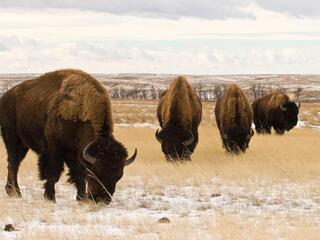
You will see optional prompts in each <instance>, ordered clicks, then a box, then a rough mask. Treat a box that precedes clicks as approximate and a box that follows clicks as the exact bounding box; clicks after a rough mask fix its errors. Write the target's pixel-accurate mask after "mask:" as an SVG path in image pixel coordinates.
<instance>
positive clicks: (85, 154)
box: [82, 142, 97, 164]
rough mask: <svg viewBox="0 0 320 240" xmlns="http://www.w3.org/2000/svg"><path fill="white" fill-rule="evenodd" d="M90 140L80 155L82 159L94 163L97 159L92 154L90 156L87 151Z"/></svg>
mask: <svg viewBox="0 0 320 240" xmlns="http://www.w3.org/2000/svg"><path fill="white" fill-rule="evenodd" d="M91 144H92V142H90V143H89V144H88V145H87V146H86V147H85V148H84V149H83V152H82V157H83V159H84V160H85V161H86V162H88V163H91V164H95V163H96V161H97V159H96V158H95V157H93V156H91V155H90V154H89V153H88V148H89V147H90V146H91Z"/></svg>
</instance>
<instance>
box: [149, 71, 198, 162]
mask: <svg viewBox="0 0 320 240" xmlns="http://www.w3.org/2000/svg"><path fill="white" fill-rule="evenodd" d="M201 114H202V106H201V102H200V100H199V98H198V97H197V95H196V93H195V92H194V90H193V89H192V88H191V86H190V85H189V83H188V82H187V80H186V79H185V78H184V77H181V76H180V77H178V78H177V79H175V80H174V81H173V82H172V83H171V85H170V87H169V89H168V90H167V91H166V92H164V93H163V94H162V96H161V98H160V100H159V104H158V109H157V117H158V121H159V124H160V127H161V130H159V129H158V130H157V131H156V133H155V137H156V139H157V140H158V141H159V142H160V143H161V150H162V152H163V153H164V155H165V158H166V160H168V161H177V160H191V154H192V153H193V151H194V149H195V148H196V146H197V143H198V126H199V124H200V122H201Z"/></svg>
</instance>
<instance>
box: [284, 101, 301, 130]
mask: <svg viewBox="0 0 320 240" xmlns="http://www.w3.org/2000/svg"><path fill="white" fill-rule="evenodd" d="M299 108H300V103H299V105H298V106H297V104H296V103H294V102H287V103H286V104H284V105H280V106H279V110H280V111H281V116H282V119H283V124H284V128H285V129H286V130H287V131H289V130H290V129H292V128H293V127H294V126H296V125H297V122H298V114H299Z"/></svg>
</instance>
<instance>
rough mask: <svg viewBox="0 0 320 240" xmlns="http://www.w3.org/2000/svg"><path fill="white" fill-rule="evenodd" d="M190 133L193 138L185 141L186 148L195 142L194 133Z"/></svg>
mask: <svg viewBox="0 0 320 240" xmlns="http://www.w3.org/2000/svg"><path fill="white" fill-rule="evenodd" d="M189 133H190V135H191V136H190V137H189V138H188V139H187V140H185V141H184V142H183V144H184V145H186V146H189V145H191V144H192V143H193V142H194V136H193V134H192V132H191V131H189Z"/></svg>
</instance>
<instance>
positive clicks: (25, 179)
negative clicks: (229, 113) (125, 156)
mask: <svg viewBox="0 0 320 240" xmlns="http://www.w3.org/2000/svg"><path fill="white" fill-rule="evenodd" d="M213 105H214V104H213V103H205V104H204V112H203V113H204V118H203V123H202V124H201V127H200V142H199V145H198V147H197V149H196V151H195V153H194V155H193V156H192V162H190V163H186V164H169V163H167V162H166V161H165V160H164V158H163V156H162V153H161V150H160V145H159V143H158V142H157V141H156V140H155V138H154V132H155V129H154V127H156V120H155V115H154V114H155V113H154V110H155V108H156V102H113V109H114V118H115V120H116V121H115V122H116V126H117V127H116V128H115V136H116V137H117V138H118V139H119V140H120V141H121V142H123V143H124V145H125V146H126V147H127V148H128V151H129V153H132V151H133V149H134V147H137V148H138V158H137V160H136V162H135V163H134V164H132V165H131V166H129V167H128V168H126V169H125V175H124V177H123V178H122V179H121V180H120V182H119V183H118V185H117V191H116V192H115V194H114V198H113V202H112V203H111V205H110V206H108V207H102V206H95V205H84V204H79V203H77V202H76V201H75V194H76V191H75V189H74V187H73V186H72V185H70V184H68V183H66V177H65V176H63V177H62V178H61V180H60V181H59V183H58V184H56V192H57V203H56V204H53V203H49V202H47V201H45V200H44V199H43V196H42V195H43V189H42V182H41V181H39V180H38V178H37V163H36V156H35V155H34V154H33V153H32V152H30V153H29V154H28V156H27V158H26V159H25V160H24V161H23V162H22V166H21V168H20V174H19V183H20V188H21V190H22V194H23V198H22V199H9V198H8V197H7V196H6V193H5V191H4V185H5V180H6V152H5V149H4V146H3V143H2V142H1V144H0V187H1V189H0V205H1V208H0V227H1V228H3V227H4V225H5V224H7V223H12V224H13V225H14V226H15V227H16V228H17V229H18V231H15V232H4V231H0V239H101V238H105V239H148V240H149V239H150V240H153V239H163V240H168V239H319V236H320V188H319V186H320V160H319V155H320V130H319V129H316V128H311V127H302V128H297V129H294V130H293V131H291V132H289V133H286V134H285V136H283V137H279V136H276V135H270V136H257V135H255V136H254V137H253V139H252V142H251V145H250V149H249V150H248V152H247V153H246V154H244V155H240V156H237V157H232V156H228V155H226V154H225V152H224V150H223V149H222V147H221V142H220V138H219V134H218V130H217V128H216V127H215V124H214V119H213ZM301 110H302V112H306V113H309V112H310V113H312V114H305V115H303V114H302V115H301V117H303V116H304V117H305V119H304V120H303V121H306V122H308V121H311V120H310V119H313V118H317V115H319V106H318V105H303V106H302V109H301ZM129 113H133V114H132V115H130V114H129ZM121 114H122V115H121ZM148 114H149V115H148ZM146 116H147V117H146ZM314 121H315V123H317V122H318V120H314ZM142 123H148V124H142ZM161 217H168V218H169V219H170V221H171V223H157V221H158V219H159V218H161Z"/></svg>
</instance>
